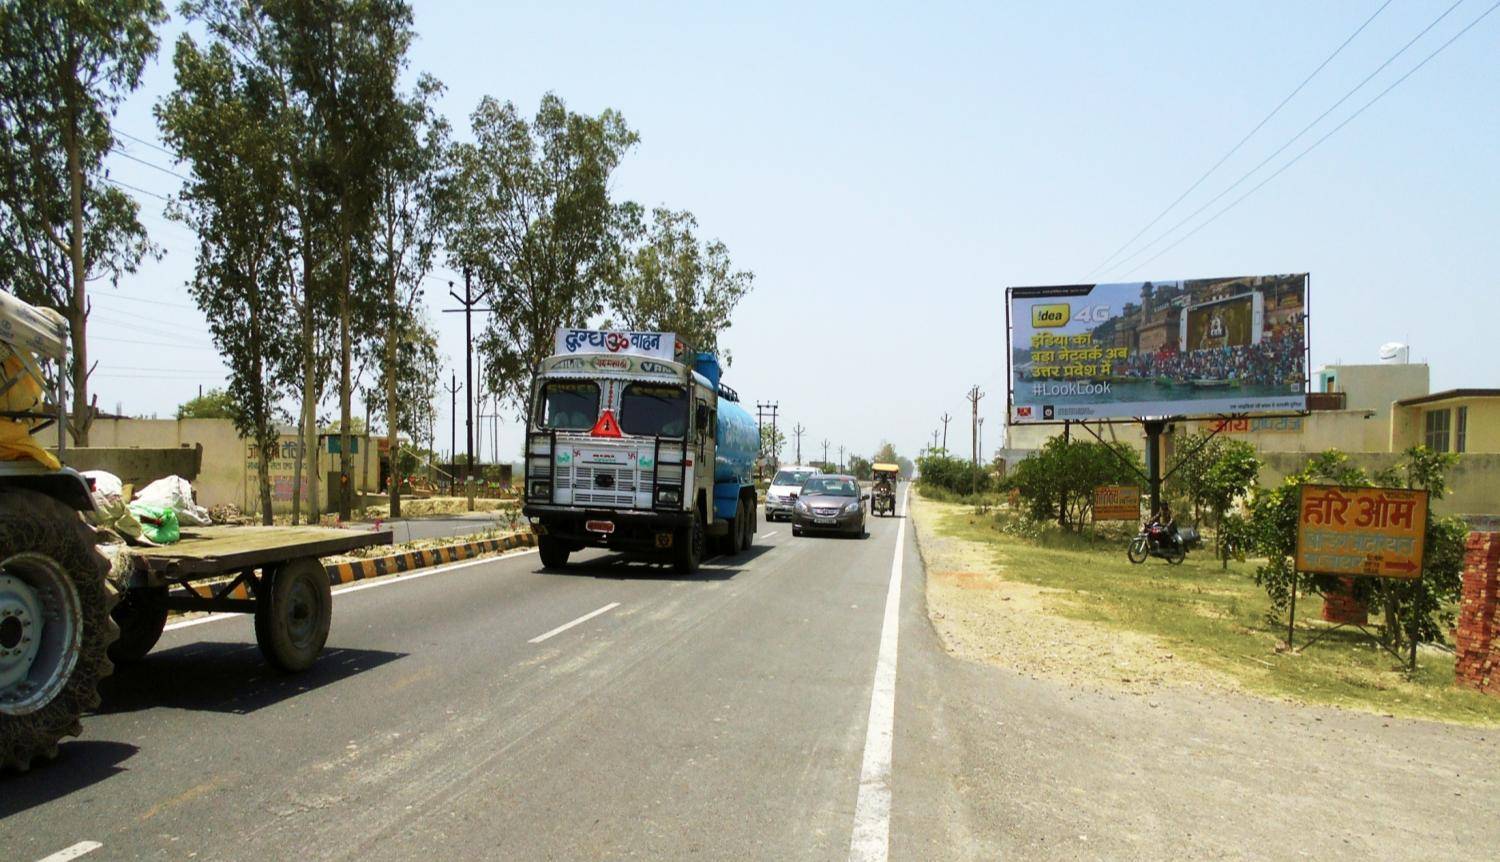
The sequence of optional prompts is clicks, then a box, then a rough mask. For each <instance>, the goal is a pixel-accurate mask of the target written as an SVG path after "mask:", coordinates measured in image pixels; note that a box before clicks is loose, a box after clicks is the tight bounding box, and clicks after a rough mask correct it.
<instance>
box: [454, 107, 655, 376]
mask: <svg viewBox="0 0 1500 862" xmlns="http://www.w3.org/2000/svg"><path fill="white" fill-rule="evenodd" d="M470 124H471V127H472V130H473V135H474V140H473V142H472V143H462V144H458V145H457V146H455V148H454V176H453V180H452V182H451V183H449V184H448V186H447V191H446V194H445V195H444V198H443V199H444V224H445V231H444V243H445V246H446V248H447V251H448V262H449V264H450V265H451V266H453V267H454V268H456V269H460V270H463V271H465V272H471V273H472V274H473V276H474V277H475V278H477V279H478V281H479V284H480V286H481V295H483V296H486V297H488V298H489V299H490V300H491V303H492V305H493V306H494V307H495V309H496V313H495V314H494V315H492V316H491V318H490V322H489V324H488V326H487V328H486V329H485V332H484V335H483V336H482V337H481V338H480V343H479V349H480V351H481V353H482V355H483V358H484V367H485V373H486V376H487V378H488V379H487V380H486V381H485V384H486V385H485V388H486V389H487V390H489V391H491V392H498V393H503V394H504V396H505V397H506V398H508V399H509V400H511V401H512V402H513V403H516V404H524V403H525V402H526V399H527V396H528V394H529V393H530V391H531V385H532V381H533V380H534V379H535V375H536V372H537V369H538V367H539V366H540V364H541V361H542V360H543V359H545V358H546V357H547V356H548V354H550V353H551V351H552V343H553V336H554V333H555V332H556V331H557V329H558V328H559V327H562V326H576V325H581V324H583V323H585V322H587V321H588V320H590V319H591V318H593V317H595V316H597V315H598V314H599V313H600V312H601V311H602V310H603V302H604V286H605V284H606V283H607V282H608V281H609V279H610V278H611V277H612V275H611V269H612V268H613V267H616V266H618V262H619V259H620V252H619V242H620V240H619V229H618V226H619V224H620V223H621V219H622V216H621V211H622V210H621V207H620V206H617V205H615V204H614V203H612V202H611V200H610V196H609V179H610V175H611V174H612V173H613V172H614V169H615V168H616V167H617V166H618V165H619V163H620V160H621V159H622V158H623V157H624V154H625V152H626V150H628V149H629V148H630V147H632V146H634V145H635V143H636V141H637V140H638V138H637V135H636V133H635V132H633V131H631V129H630V128H629V127H628V126H626V125H625V120H624V118H623V117H621V116H620V114H619V113H617V112H615V111H612V110H606V111H604V112H602V113H601V114H599V115H598V116H596V117H590V116H584V115H581V114H575V113H572V112H570V111H569V110H568V109H567V106H566V105H564V104H563V101H562V99H560V98H558V97H557V96H556V95H554V94H552V93H548V94H546V95H545V96H543V97H542V101H541V105H540V107H538V109H537V113H536V116H535V117H534V118H533V119H532V121H531V122H529V123H528V122H527V121H526V120H525V119H523V118H522V117H521V116H520V115H519V114H518V113H517V111H516V108H515V106H514V105H512V104H510V103H509V102H506V103H501V102H498V101H496V100H495V99H494V98H491V97H489V96H486V97H485V98H484V99H482V100H481V101H480V103H479V106H478V108H476V109H475V111H474V113H473V114H472V115H471V117H470Z"/></svg>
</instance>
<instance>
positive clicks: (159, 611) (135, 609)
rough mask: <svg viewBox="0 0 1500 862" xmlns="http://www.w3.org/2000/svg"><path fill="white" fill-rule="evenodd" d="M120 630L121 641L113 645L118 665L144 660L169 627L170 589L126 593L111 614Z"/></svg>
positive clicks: (146, 588) (112, 653)
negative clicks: (168, 591)
mask: <svg viewBox="0 0 1500 862" xmlns="http://www.w3.org/2000/svg"><path fill="white" fill-rule="evenodd" d="M109 616H110V619H113V620H114V621H115V625H118V626H119V627H120V639H119V640H117V641H115V642H114V643H112V644H110V645H109V658H110V660H111V661H113V662H114V663H115V664H128V663H129V662H135V661H140V660H141V659H143V658H145V657H146V653H149V652H151V648H152V647H154V646H156V642H157V641H158V640H161V632H162V629H164V628H166V625H167V588H166V587H143V588H139V589H133V590H126V591H125V594H124V595H123V596H121V597H120V603H119V604H117V605H115V609H114V610H112V611H110V612H109Z"/></svg>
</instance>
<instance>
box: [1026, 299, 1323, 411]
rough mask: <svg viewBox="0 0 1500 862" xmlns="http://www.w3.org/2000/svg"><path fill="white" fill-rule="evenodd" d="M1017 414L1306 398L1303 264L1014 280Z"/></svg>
mask: <svg viewBox="0 0 1500 862" xmlns="http://www.w3.org/2000/svg"><path fill="white" fill-rule="evenodd" d="M1006 306H1007V311H1008V313H1009V326H1008V327H1007V329H1006V336H1007V341H1006V345H1007V348H1008V349H1007V356H1008V357H1009V359H1010V374H1009V379H1008V385H1007V390H1008V391H1007V396H1008V398H1009V406H1010V421H1011V422H1012V423H1017V424H1023V423H1030V422H1063V421H1066V420H1074V421H1097V420H1101V419H1106V420H1107V419H1133V418H1137V417H1144V416H1189V417H1191V416H1232V415H1251V414H1267V413H1281V414H1285V413H1301V412H1305V411H1306V409H1307V377H1308V375H1307V274H1306V273H1301V274H1294V275H1260V276H1241V277H1237V278H1201V279H1188V280H1184V281H1133V282H1124V283H1119V284H1075V285H1061V286H1056V287H1012V288H1010V289H1009V290H1007V291H1006Z"/></svg>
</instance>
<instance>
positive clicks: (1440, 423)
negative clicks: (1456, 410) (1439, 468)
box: [1422, 408, 1453, 452]
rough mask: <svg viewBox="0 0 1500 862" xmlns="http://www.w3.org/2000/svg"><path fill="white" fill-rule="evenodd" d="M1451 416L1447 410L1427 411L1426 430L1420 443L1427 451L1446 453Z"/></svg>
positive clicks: (1451, 413) (1450, 412)
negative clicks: (1423, 444)
mask: <svg viewBox="0 0 1500 862" xmlns="http://www.w3.org/2000/svg"><path fill="white" fill-rule="evenodd" d="M1452 416H1453V412H1452V411H1451V410H1448V409H1447V408H1444V409H1442V410H1428V411H1427V419H1426V422H1427V428H1426V433H1425V434H1424V435H1423V438H1422V442H1423V443H1425V444H1426V445H1427V448H1428V449H1431V450H1432V451H1434V452H1447V451H1448V430H1449V423H1450V420H1451V419H1452Z"/></svg>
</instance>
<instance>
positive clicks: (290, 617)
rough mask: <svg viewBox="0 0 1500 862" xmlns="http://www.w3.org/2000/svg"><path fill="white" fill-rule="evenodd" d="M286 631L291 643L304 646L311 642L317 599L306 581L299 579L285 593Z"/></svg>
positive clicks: (315, 619) (315, 618)
mask: <svg viewBox="0 0 1500 862" xmlns="http://www.w3.org/2000/svg"><path fill="white" fill-rule="evenodd" d="M286 605H287V606H286V630H287V634H288V635H289V636H290V637H291V639H292V642H293V643H295V644H296V645H297V646H299V647H300V646H304V645H306V644H307V642H308V641H310V640H312V635H313V627H314V626H315V625H316V621H317V617H318V614H317V607H318V602H317V599H316V598H315V597H314V596H313V591H312V588H311V587H309V586H308V585H307V581H306V580H301V579H299V580H298V581H297V582H296V583H295V584H293V585H292V588H291V589H290V590H288V591H287V603H286Z"/></svg>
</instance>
